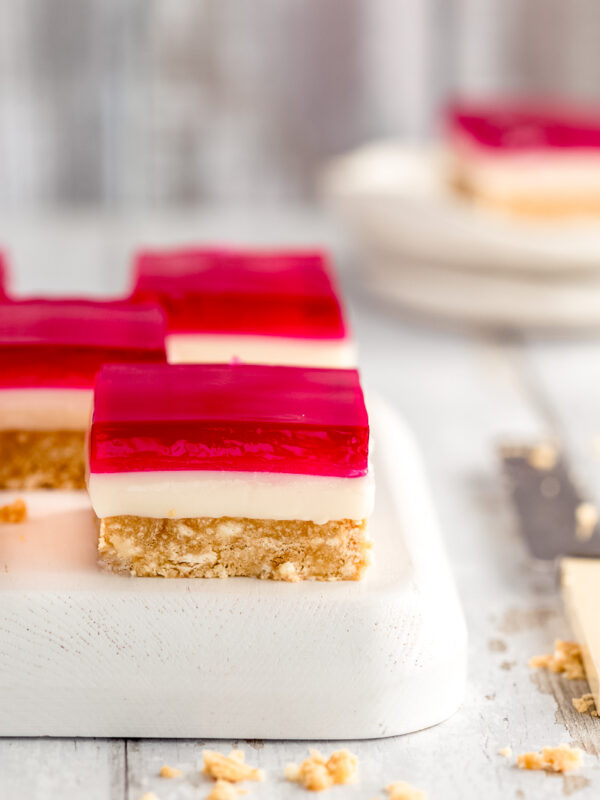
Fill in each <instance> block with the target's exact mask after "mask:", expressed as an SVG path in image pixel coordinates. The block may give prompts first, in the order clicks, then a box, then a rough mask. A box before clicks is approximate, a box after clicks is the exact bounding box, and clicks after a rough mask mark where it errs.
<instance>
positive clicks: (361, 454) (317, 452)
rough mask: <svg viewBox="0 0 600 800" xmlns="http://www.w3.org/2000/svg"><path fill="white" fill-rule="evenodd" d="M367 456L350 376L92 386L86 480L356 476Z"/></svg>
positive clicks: (197, 367)
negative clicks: (150, 475)
mask: <svg viewBox="0 0 600 800" xmlns="http://www.w3.org/2000/svg"><path fill="white" fill-rule="evenodd" d="M140 398H143V402H140ZM368 447H369V421H368V417H367V412H366V409H365V404H364V399H363V394H362V389H361V386H360V380H359V375H358V372H357V371H356V370H351V369H348V370H344V369H312V368H304V367H271V366H262V365H261V366H255V365H249V364H190V365H188V364H185V365H140V366H137V365H133V366H127V367H126V366H117V365H115V366H106V367H104V368H103V369H102V370H101V371H100V373H99V374H98V378H97V380H96V388H95V398H94V417H93V423H92V429H91V434H90V469H91V471H92V472H113V473H114V472H144V471H159V470H230V471H244V472H286V473H296V474H304V475H332V476H338V477H357V476H360V475H365V474H366V472H367V460H368Z"/></svg>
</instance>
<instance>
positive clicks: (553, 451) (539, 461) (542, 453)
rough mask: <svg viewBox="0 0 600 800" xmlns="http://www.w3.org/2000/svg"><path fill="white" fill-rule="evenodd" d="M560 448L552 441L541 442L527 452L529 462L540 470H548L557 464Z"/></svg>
mask: <svg viewBox="0 0 600 800" xmlns="http://www.w3.org/2000/svg"><path fill="white" fill-rule="evenodd" d="M557 461H558V449H557V447H556V445H555V444H553V443H552V442H539V444H536V445H535V446H534V447H532V448H531V450H530V451H529V453H528V454H527V462H528V463H529V465H530V466H531V467H533V468H534V469H537V470H539V471H540V472H548V471H549V470H551V469H553V468H554V467H555V466H556V462H557Z"/></svg>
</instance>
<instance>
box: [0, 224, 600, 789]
mask: <svg viewBox="0 0 600 800" xmlns="http://www.w3.org/2000/svg"><path fill="white" fill-rule="evenodd" d="M227 231H235V233H236V236H237V237H238V238H240V239H242V240H243V239H245V238H248V239H253V240H255V241H261V240H262V241H265V240H268V239H269V238H270V237H272V236H273V235H274V234H275V235H276V236H277V238H278V239H279V240H280V241H282V240H287V241H305V242H307V241H311V239H312V240H313V241H314V240H321V241H324V242H326V243H328V244H331V245H332V246H333V247H334V249H335V251H336V253H338V254H339V255H340V257H342V258H344V257H345V256H346V250H345V247H344V243H343V239H341V238H340V237H339V235H338V233H337V232H336V230H335V229H334V228H332V227H330V226H329V225H328V224H327V223H326V222H324V221H323V220H322V219H321V218H320V217H319V216H315V215H312V214H311V213H306V212H304V211H298V212H296V213H291V212H290V213H288V214H284V213H276V214H272V213H271V214H269V213H266V212H265V213H264V214H261V213H259V212H255V213H253V214H248V213H247V212H244V213H242V214H237V215H236V214H235V213H233V214H230V213H224V214H219V213H216V212H211V213H196V214H195V215H190V216H189V217H188V218H187V219H185V218H180V219H179V220H174V221H171V222H169V220H168V219H164V218H163V219H162V220H161V219H160V218H155V219H149V218H146V219H144V218H138V219H132V220H129V221H127V220H123V221H121V222H118V223H117V222H115V221H114V220H113V221H110V220H108V221H107V220H105V219H104V220H103V219H101V218H94V217H90V218H88V220H87V221H86V220H80V221H79V222H77V220H74V219H72V218H68V219H63V220H62V221H61V220H56V221H54V222H53V223H44V224H42V223H40V224H39V225H37V226H34V225H32V223H31V222H30V223H27V224H26V223H18V222H14V223H13V224H12V225H11V226H10V227H4V229H3V230H0V234H3V235H4V236H5V239H6V241H7V243H8V244H9V245H10V247H11V250H12V251H13V252H14V256H15V261H16V263H17V265H18V266H19V267H21V268H22V276H21V277H20V279H19V283H20V284H21V286H22V287H24V288H25V287H26V286H32V285H33V284H36V285H37V286H38V287H39V288H44V287H46V288H47V287H48V286H56V287H64V286H68V285H69V281H70V280H71V277H72V276H74V279H75V280H76V281H80V282H81V285H83V284H84V283H85V281H86V280H88V281H89V284H90V285H93V286H94V287H95V288H96V289H97V290H103V291H105V292H109V291H111V290H113V291H115V290H116V289H118V288H120V287H121V286H122V285H124V283H125V282H126V278H125V272H126V262H127V253H128V248H129V246H130V243H131V242H132V241H134V240H135V239H136V238H139V237H140V236H142V237H145V236H147V235H151V236H154V238H156V239H157V240H164V241H169V240H171V241H173V240H176V239H177V238H181V237H183V238H187V237H190V236H191V235H193V233H194V232H195V233H196V234H197V235H198V236H214V237H215V238H217V239H218V238H219V237H221V236H222V235H224V234H225V233H227ZM49 254H51V256H52V258H51V259H50V257H49ZM49 260H51V261H52V267H53V268H52V270H49V271H48V272H47V273H42V272H41V270H40V264H43V263H47V262H48V261H49ZM87 270H90V272H89V273H87V277H86V274H85V273H86V272H87ZM346 283H347V285H348V287H349V289H350V300H351V305H352V311H353V318H354V322H355V327H356V330H357V334H358V338H359V344H360V347H361V359H362V363H363V365H364V366H363V371H364V373H365V377H366V379H367V380H368V382H369V385H371V386H372V387H373V388H374V389H375V390H377V391H378V392H380V393H382V394H383V395H385V396H386V397H387V398H388V399H389V400H390V401H391V402H392V403H393V404H394V405H395V406H396V408H397V409H398V410H400V411H401V412H402V413H403V415H404V416H405V418H407V420H408V422H409V423H410V425H411V426H412V428H413V431H414V432H415V434H416V436H417V438H418V440H419V442H420V444H421V447H422V450H423V452H424V455H425V460H426V466H427V469H428V473H429V477H430V480H431V484H432V487H433V492H434V496H435V498H436V502H437V507H438V512H439V514H440V517H441V520H442V527H443V533H444V535H445V540H446V544H447V547H448V549H449V551H450V556H451V559H452V562H453V565H454V570H455V575H456V578H457V580H458V583H459V589H460V593H461V596H462V600H463V603H464V606H465V609H466V612H467V617H468V624H469V628H470V680H469V687H468V692H467V698H466V701H465V704H464V706H463V708H462V709H461V710H460V711H459V712H458V713H457V714H456V715H455V716H454V717H452V718H451V719H450V720H449V721H448V722H446V723H444V724H443V725H441V726H438V727H435V728H431V729H429V730H426V731H423V732H421V733H418V734H414V735H410V736H405V737H399V738H395V739H386V740H380V741H375V742H353V743H352V744H351V749H352V750H353V751H354V752H356V753H357V755H358V756H359V758H360V760H361V781H360V783H359V784H358V785H357V786H355V787H347V788H344V789H339V790H335V792H336V796H337V795H338V794H339V796H340V797H343V798H348V799H349V800H351V798H356V800H359V798H369V797H375V796H381V792H382V788H383V786H384V785H386V784H387V783H388V782H389V781H391V780H395V779H404V780H407V781H410V782H411V783H414V784H415V785H416V786H420V787H422V788H423V789H426V790H428V792H429V794H430V797H431V798H436V797H443V798H444V800H465V798H473V800H476V799H477V800H478V799H479V798H481V797H482V796H485V797H486V798H490V800H506V798H512V797H514V798H537V797H544V798H549V800H553V799H554V798H562V797H564V796H565V795H571V794H573V796H574V797H576V798H578V800H592V798H595V797H597V795H598V790H599V788H600V770H599V768H598V761H597V758H596V756H594V755H593V753H594V752H596V750H597V749H598V746H599V744H600V721H599V720H597V719H592V718H590V717H587V716H585V717H583V716H581V715H579V714H577V712H575V711H574V709H573V708H572V706H571V702H570V701H571V697H573V696H576V695H581V694H583V692H584V691H585V690H586V687H585V684H581V683H578V682H574V683H573V684H571V683H569V682H568V681H565V680H564V678H562V677H561V676H554V675H553V676H548V675H547V674H546V673H544V672H532V671H531V670H530V669H529V668H528V666H527V661H528V659H529V657H530V656H532V655H535V654H538V653H543V652H549V650H550V649H551V647H552V642H553V640H554V638H555V637H563V638H568V637H569V635H570V631H569V628H568V625H567V622H566V620H565V618H564V616H563V614H562V608H561V603H560V599H559V596H558V592H557V582H556V575H555V574H550V575H546V574H543V573H538V572H534V571H532V570H531V567H530V565H529V562H528V560H527V557H526V553H525V548H524V546H523V544H522V543H521V541H520V540H519V538H518V536H517V533H516V526H515V524H514V519H513V517H512V514H511V511H510V505H509V503H508V501H507V498H506V496H505V494H504V492H503V489H502V486H501V484H500V481H499V470H498V465H497V462H496V454H495V448H496V445H497V442H498V440H499V439H500V438H503V437H505V436H506V435H512V436H514V437H519V436H523V437H535V436H538V435H541V434H543V433H547V432H553V431H558V432H559V433H565V435H566V437H567V440H568V442H569V447H570V456H571V458H572V460H573V462H574V463H575V464H576V465H577V466H579V465H580V463H582V462H583V460H584V456H583V455H581V454H583V453H586V452H587V447H588V445H589V443H590V442H591V440H592V438H593V437H594V436H595V435H596V434H597V433H598V432H600V431H599V428H598V422H599V420H598V416H597V409H598V408H600V397H598V394H599V393H600V382H599V381H597V380H596V379H595V374H596V370H597V364H598V363H599V359H598V346H597V344H596V343H595V342H593V341H591V340H587V341H586V340H580V341H576V340H573V339H572V340H570V341H564V340H563V341H562V342H558V341H556V342H549V341H541V340H536V339H528V340H527V341H525V340H521V339H520V338H518V337H512V338H504V339H497V338H493V337H482V336H478V335H474V334H469V333H459V332H452V331H449V330H447V329H443V328H440V329H435V328H434V327H431V326H426V325H425V324H422V323H421V322H419V321H418V320H416V319H411V318H408V317H406V318H401V317H400V315H399V314H398V312H395V311H391V310H387V309H386V308H385V307H382V306H379V305H375V304H374V303H372V301H370V300H368V299H366V298H365V297H362V296H361V295H360V293H359V292H358V290H357V289H356V288H355V287H354V285H353V283H352V280H351V279H349V276H346ZM586 458H587V456H586ZM590 460H591V457H590ZM593 475H594V472H593V471H590V472H589V476H590V477H589V484H588V486H589V487H590V489H592V488H593V484H594V479H593ZM290 702H293V698H290ZM282 713H283V714H285V709H282ZM562 741H576V742H580V743H582V744H583V745H584V746H585V747H586V749H587V750H588V754H586V764H585V767H584V768H583V770H582V771H581V774H580V775H577V776H567V777H566V778H562V777H560V776H546V775H544V774H542V773H524V772H521V771H518V770H516V769H514V768H513V766H512V765H511V763H510V762H508V761H507V760H506V759H504V758H502V757H500V756H499V755H498V750H499V749H500V748H502V747H504V746H505V745H511V746H512V747H513V750H514V751H515V752H520V751H522V750H529V749H534V748H539V747H541V746H543V745H546V744H558V743H560V742H562ZM235 744H237V743H235V742H231V741H226V742H219V741H216V742H215V741H212V742H210V747H211V748H216V749H227V748H229V747H231V746H232V745H235ZM239 744H240V746H241V747H242V748H243V749H244V750H245V751H246V753H247V758H248V760H249V761H252V762H253V763H256V764H257V765H258V766H262V767H265V768H266V769H267V770H268V771H269V773H270V778H269V781H268V782H267V783H265V784H261V785H256V786H254V785H253V786H251V787H250V788H251V793H252V795H255V796H257V797H261V798H267V800H268V799H269V798H273V799H274V798H281V797H290V798H292V797H296V796H297V797H300V796H302V792H301V791H300V790H299V789H297V788H295V787H293V786H288V785H285V784H283V783H282V781H281V772H282V769H283V767H284V765H285V763H287V762H288V761H294V760H295V761H297V760H299V759H301V758H302V757H303V756H304V754H305V753H306V752H307V750H308V747H309V746H310V743H304V742H301V743H285V744H283V743H277V742H264V743H261V742H253V743H251V744H247V743H244V742H240V743H239ZM202 746H203V743H202V742H198V741H183V742H182V741H133V742H128V743H127V744H126V745H125V744H124V743H122V742H109V741H90V740H83V741H77V742H73V741H70V740H49V741H36V740H2V741H0V765H1V769H0V797H2V798H3V800H4V798H6V800H22V799H23V800H24V799H25V798H28V799H29V798H34V800H46V799H49V800H50V799H51V798H55V797H60V798H61V800H76V799H77V800H79V798H80V797H81V796H82V792H84V793H85V796H86V797H93V798H98V799H99V800H100V798H102V800H104V798H110V800H113V799H114V800H117V799H118V800H139V798H140V797H141V796H142V795H143V794H144V792H145V791H148V790H150V789H151V790H153V791H155V792H156V794H157V795H158V796H159V797H160V798H161V800H181V799H183V800H186V798H190V800H191V798H196V797H202V796H205V795H206V794H208V784H207V783H206V782H205V779H204V778H203V777H202V776H201V775H200V774H199V770H198V762H199V761H200V759H201V750H202ZM335 746H336V743H334V742H332V743H328V744H324V745H323V746H322V749H323V750H325V751H328V750H331V749H333V748H334V747H335ZM163 763H168V764H171V765H173V766H179V767H181V768H183V770H184V775H183V777H182V778H181V779H177V780H176V781H166V780H164V779H160V778H158V777H157V771H158V769H160V766H162V764H163ZM332 791H333V790H332Z"/></svg>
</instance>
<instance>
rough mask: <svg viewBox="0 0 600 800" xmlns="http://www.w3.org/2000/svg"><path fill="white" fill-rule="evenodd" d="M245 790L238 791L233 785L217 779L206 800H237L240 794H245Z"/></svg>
mask: <svg viewBox="0 0 600 800" xmlns="http://www.w3.org/2000/svg"><path fill="white" fill-rule="evenodd" d="M246 791H247V790H246V789H240V788H239V786H236V785H235V784H234V783H230V782H229V781H224V780H223V779H222V778H218V779H217V780H216V781H215V783H214V786H213V788H212V790H211V792H210V794H208V795H207V796H206V800H237V798H238V797H239V796H240V795H241V794H246Z"/></svg>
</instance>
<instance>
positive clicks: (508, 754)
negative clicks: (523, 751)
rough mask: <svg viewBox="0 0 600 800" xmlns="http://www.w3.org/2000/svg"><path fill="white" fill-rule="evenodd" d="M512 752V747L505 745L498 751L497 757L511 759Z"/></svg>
mask: <svg viewBox="0 0 600 800" xmlns="http://www.w3.org/2000/svg"><path fill="white" fill-rule="evenodd" d="M512 752H513V751H512V747H510V746H509V745H507V746H506V747H503V748H502V749H501V750H498V755H499V756H504V758H511V756H512Z"/></svg>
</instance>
